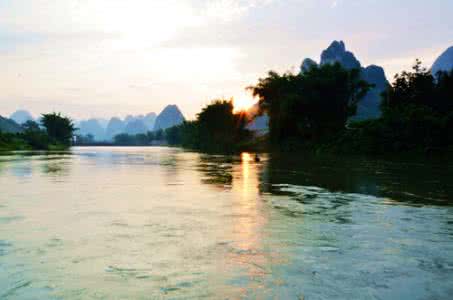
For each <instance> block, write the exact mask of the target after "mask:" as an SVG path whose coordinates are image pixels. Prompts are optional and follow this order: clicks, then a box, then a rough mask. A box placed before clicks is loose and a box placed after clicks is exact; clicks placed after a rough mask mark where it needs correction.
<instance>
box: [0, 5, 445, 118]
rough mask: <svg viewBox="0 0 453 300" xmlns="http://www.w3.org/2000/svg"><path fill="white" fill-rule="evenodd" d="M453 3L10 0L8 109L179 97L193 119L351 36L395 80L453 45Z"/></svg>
mask: <svg viewBox="0 0 453 300" xmlns="http://www.w3.org/2000/svg"><path fill="white" fill-rule="evenodd" d="M452 13H453V2H452V1H450V0H433V1H429V2H428V1H425V0H411V1H410V0H404V1H398V3H395V1H391V0H380V1H377V0H361V1H358V0H290V1H277V0H250V1H242V0H210V1H207V0H162V1H149V0H130V1H124V0H28V1H27V0H6V1H1V2H0V65H1V66H2V71H1V72H0V81H1V87H2V88H1V93H0V115H5V116H7V115H9V114H10V113H12V112H13V111H15V110H17V109H22V108H23V109H27V110H29V111H30V112H32V113H33V114H34V115H38V114H39V113H42V112H48V111H61V112H63V113H65V114H68V115H70V116H71V117H74V118H89V117H111V116H125V115H127V114H143V113H147V112H151V111H154V112H156V113H159V112H160V111H161V110H162V109H163V108H164V107H165V106H166V105H167V104H172V103H174V104H177V105H178V106H179V107H180V108H181V110H182V112H183V113H184V114H185V116H186V117H188V118H192V117H193V116H194V115H195V114H196V113H197V112H198V111H199V110H200V108H201V107H202V106H203V105H205V104H207V103H208V102H210V101H211V100H212V99H215V98H218V97H228V98H229V97H236V98H240V99H241V98H242V99H243V98H246V97H247V94H246V93H245V90H244V89H245V87H247V86H249V85H251V84H254V83H255V82H256V80H257V79H258V78H259V77H262V76H264V75H265V74H266V72H267V71H269V70H271V69H272V70H276V71H280V72H282V71H286V70H290V69H293V70H297V69H298V68H299V65H300V63H301V62H302V60H303V59H304V58H305V57H311V58H316V59H319V54H320V52H321V51H322V50H323V49H325V48H326V47H327V46H328V45H329V44H330V42H331V41H332V40H340V39H341V40H344V41H345V43H346V45H347V47H348V49H349V50H351V51H353V52H354V53H355V54H356V55H357V57H358V58H359V59H360V60H361V62H362V64H363V65H369V64H377V65H381V66H383V67H384V69H385V70H386V74H387V77H388V78H389V79H391V78H392V77H393V75H394V74H395V73H396V72H400V71H402V70H405V69H408V68H410V66H411V65H412V63H413V62H414V60H415V59H416V58H420V59H421V60H422V61H423V63H424V65H425V66H430V65H431V64H432V62H433V61H434V59H435V58H436V57H437V56H438V55H439V54H441V53H442V51H444V50H445V49H446V48H448V47H450V46H452V45H453V18H451V14H452Z"/></svg>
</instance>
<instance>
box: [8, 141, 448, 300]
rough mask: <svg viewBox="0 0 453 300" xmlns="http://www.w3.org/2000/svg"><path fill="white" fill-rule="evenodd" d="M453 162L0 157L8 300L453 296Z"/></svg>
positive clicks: (174, 153)
mask: <svg viewBox="0 0 453 300" xmlns="http://www.w3.org/2000/svg"><path fill="white" fill-rule="evenodd" d="M452 295H453V165H452V164H451V163H450V162H448V161H447V160H436V161H429V160H417V161H411V160H409V159H407V160H405V161H391V160H381V159H366V158H344V157H341V158H338V157H337V158H334V157H328V156H318V157H309V156H304V155H301V154H298V155H280V156H278V155H270V154H268V155H264V154H263V155H261V161H260V162H255V160H254V155H253V154H247V153H243V154H242V155H241V156H221V155H208V154H200V153H194V152H188V151H184V150H182V149H178V148H165V147H144V148H141V147H127V148H122V147H113V148H108V147H100V148H96V147H83V148H73V149H72V150H71V151H69V152H65V153H45V152H42V153H30V152H16V153H13V154H9V155H2V156H0V299H199V298H206V299H305V300H311V299H451V297H452Z"/></svg>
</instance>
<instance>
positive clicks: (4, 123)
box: [0, 116, 23, 133]
mask: <svg viewBox="0 0 453 300" xmlns="http://www.w3.org/2000/svg"><path fill="white" fill-rule="evenodd" d="M22 131H23V128H22V127H21V126H20V125H19V124H17V123H16V122H15V121H14V120H11V119H8V118H4V117H2V116H0V132H8V133H17V132H22Z"/></svg>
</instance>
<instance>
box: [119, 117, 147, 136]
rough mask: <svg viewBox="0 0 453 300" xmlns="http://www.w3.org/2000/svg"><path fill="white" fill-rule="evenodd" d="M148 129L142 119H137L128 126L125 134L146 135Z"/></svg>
mask: <svg viewBox="0 0 453 300" xmlns="http://www.w3.org/2000/svg"><path fill="white" fill-rule="evenodd" d="M147 131H148V128H147V127H146V126H145V123H144V122H143V121H142V120H140V119H135V120H132V121H130V122H128V123H127V124H126V127H125V128H124V132H125V133H127V134H139V133H146V132H147Z"/></svg>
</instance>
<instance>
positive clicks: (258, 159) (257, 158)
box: [255, 154, 261, 162]
mask: <svg viewBox="0 0 453 300" xmlns="http://www.w3.org/2000/svg"><path fill="white" fill-rule="evenodd" d="M260 161H261V158H260V157H259V155H258V154H255V162H260Z"/></svg>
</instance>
